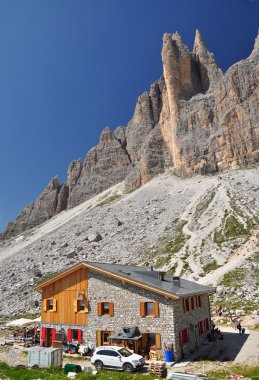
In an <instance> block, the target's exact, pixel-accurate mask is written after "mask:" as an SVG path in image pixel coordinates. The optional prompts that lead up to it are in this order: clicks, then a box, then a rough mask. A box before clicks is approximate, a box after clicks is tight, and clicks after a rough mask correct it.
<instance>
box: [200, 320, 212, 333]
mask: <svg viewBox="0 0 259 380" xmlns="http://www.w3.org/2000/svg"><path fill="white" fill-rule="evenodd" d="M209 327H210V326H209V320H208V318H206V319H204V320H203V321H200V322H198V330H199V335H202V334H203V333H205V332H206V331H209Z"/></svg>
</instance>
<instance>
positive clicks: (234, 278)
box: [219, 268, 246, 287]
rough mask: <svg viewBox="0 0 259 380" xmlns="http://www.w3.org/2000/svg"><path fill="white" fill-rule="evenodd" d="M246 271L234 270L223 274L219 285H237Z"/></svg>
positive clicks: (242, 269)
mask: <svg viewBox="0 0 259 380" xmlns="http://www.w3.org/2000/svg"><path fill="white" fill-rule="evenodd" d="M245 274H246V269H244V268H236V269H234V270H232V271H230V272H228V273H226V274H224V276H223V278H222V280H221V281H220V283H219V285H223V286H232V287H233V286H235V284H236V283H237V284H239V285H241V284H240V283H241V282H242V281H243V280H244V279H245Z"/></svg>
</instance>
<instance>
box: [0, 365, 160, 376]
mask: <svg viewBox="0 0 259 380" xmlns="http://www.w3.org/2000/svg"><path fill="white" fill-rule="evenodd" d="M5 378H8V379H10V380H35V379H41V380H63V379H67V376H66V375H65V373H64V371H63V369H60V368H46V369H43V368H42V369H41V368H35V369H34V368H33V369H28V368H19V367H9V366H8V365H7V364H6V363H1V362H0V379H5ZM155 378H157V377H155V376H152V375H146V374H139V373H133V374H127V373H124V372H119V371H118V372H115V371H102V372H98V373H97V375H92V374H91V373H87V372H84V373H83V372H82V373H80V374H79V375H78V376H77V379H78V380H84V379H85V380H87V379H99V380H126V379H129V380H144V379H146V380H153V379H155Z"/></svg>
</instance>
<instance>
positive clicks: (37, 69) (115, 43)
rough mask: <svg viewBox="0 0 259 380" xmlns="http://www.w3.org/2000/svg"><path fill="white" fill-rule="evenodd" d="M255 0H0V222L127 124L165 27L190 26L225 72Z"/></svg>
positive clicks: (252, 29)
mask: <svg viewBox="0 0 259 380" xmlns="http://www.w3.org/2000/svg"><path fill="white" fill-rule="evenodd" d="M258 20H259V0H0V56H1V58H0V131H1V137H0V169H1V171H0V175H1V187H0V229H3V228H4V226H5V225H6V223H7V222H8V221H10V220H12V219H14V218H15V217H16V216H17V214H18V213H19V212H20V211H21V209H22V208H23V207H24V206H26V205H27V204H28V203H30V202H32V201H33V200H34V199H35V198H36V197H37V196H38V195H39V194H40V193H41V191H42V190H43V189H44V187H45V186H46V185H47V183H48V182H49V180H50V179H51V178H52V177H53V176H54V175H58V177H59V180H60V182H63V181H64V180H65V178H66V172H67V167H68V165H69V163H70V162H71V161H72V160H73V159H77V158H79V157H81V158H85V156H86V153H87V151H88V150H89V149H90V148H91V147H92V146H94V145H96V143H97V142H98V138H99V135H100V132H101V131H102V129H103V128H104V127H106V126H109V127H111V128H112V129H114V128H115V127H116V126H118V125H126V124H127V122H128V121H129V120H130V118H131V117H132V114H133V111H134V107H135V103H136V100H137V97H138V96H139V95H140V94H141V93H142V92H143V91H145V90H148V89H149V86H150V84H151V83H152V82H153V81H154V80H156V79H158V78H159V77H160V76H161V74H162V64H161V45H162V36H163V34H164V33H166V32H167V33H174V32H175V31H178V32H179V33H180V34H181V35H182V37H183V39H184V41H185V43H186V44H187V45H188V46H189V48H192V46H193V39H194V34H195V29H196V28H199V29H200V31H201V33H202V35H203V37H204V39H205V42H206V44H207V46H208V48H209V50H211V51H212V52H213V53H214V54H215V56H216V59H217V62H218V64H219V66H220V67H221V68H222V69H223V70H224V71H225V70H226V69H227V68H228V67H229V66H231V65H232V64H233V63H235V62H237V61H238V60H240V59H243V58H246V57H247V56H248V55H249V54H250V52H251V50H252V48H253V44H254V39H255V37H256V35H257V30H258V26H259V25H258V24H259V23H258Z"/></svg>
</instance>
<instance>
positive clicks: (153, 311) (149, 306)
mask: <svg viewBox="0 0 259 380" xmlns="http://www.w3.org/2000/svg"><path fill="white" fill-rule="evenodd" d="M140 315H141V317H146V316H153V317H158V316H159V306H158V302H150V301H148V302H140Z"/></svg>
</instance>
